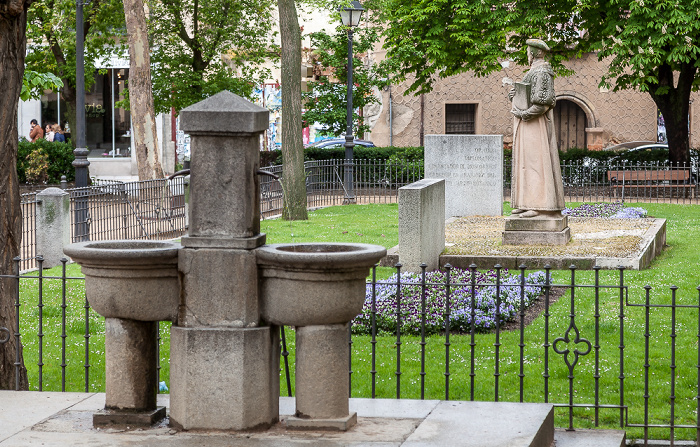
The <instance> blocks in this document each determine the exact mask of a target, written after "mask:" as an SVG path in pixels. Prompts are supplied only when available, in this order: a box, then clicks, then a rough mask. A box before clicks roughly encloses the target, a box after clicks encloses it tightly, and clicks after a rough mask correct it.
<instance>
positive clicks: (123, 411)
mask: <svg viewBox="0 0 700 447" xmlns="http://www.w3.org/2000/svg"><path fill="white" fill-rule="evenodd" d="M179 248H180V246H179V244H174V243H171V242H162V241H100V242H81V243H78V244H72V245H69V246H68V247H66V248H65V250H64V251H65V253H66V254H67V255H68V256H70V257H71V258H73V260H74V261H76V262H78V263H80V265H81V266H82V270H83V273H84V274H85V294H86V296H87V297H88V300H89V302H90V305H91V306H92V308H93V310H94V311H95V312H97V313H99V314H100V315H102V316H104V317H105V380H106V384H105V390H106V403H105V409H104V411H101V412H99V413H96V414H95V415H94V416H93V424H94V425H95V426H110V425H130V426H139V425H150V424H152V423H154V422H155V421H158V420H160V419H162V418H164V417H165V408H164V407H157V406H156V395H157V393H158V368H157V365H158V357H157V356H158V345H157V343H158V342H157V337H158V322H159V321H174V320H175V318H176V316H177V306H178V301H179V299H180V286H179V278H178V272H177V258H178V250H179Z"/></svg>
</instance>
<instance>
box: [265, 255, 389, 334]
mask: <svg viewBox="0 0 700 447" xmlns="http://www.w3.org/2000/svg"><path fill="white" fill-rule="evenodd" d="M256 252H257V262H258V267H259V271H260V275H261V291H260V306H261V314H262V317H263V319H264V320H265V321H268V322H270V323H273V324H278V325H289V326H311V325H323V324H342V323H347V322H349V321H350V320H352V319H353V318H355V316H357V314H359V313H360V311H361V310H362V304H363V303H364V300H365V280H366V278H367V275H368V274H369V270H370V268H371V267H372V266H374V265H375V264H376V263H377V262H379V260H380V259H381V258H382V257H384V256H385V255H386V249H385V248H384V247H381V246H378V245H369V244H345V243H301V244H273V245H265V246H262V247H260V248H258V249H257V250H256Z"/></svg>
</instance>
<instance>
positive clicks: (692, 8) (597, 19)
mask: <svg viewBox="0 0 700 447" xmlns="http://www.w3.org/2000/svg"><path fill="white" fill-rule="evenodd" d="M577 12H578V14H579V17H580V22H581V23H582V24H585V29H586V30H587V36H586V43H587V44H588V45H589V47H590V48H591V49H594V50H597V51H598V57H599V59H600V60H603V59H607V58H612V59H611V60H610V65H609V67H608V72H607V73H606V74H605V75H604V76H603V82H602V83H603V84H605V85H607V86H613V88H614V90H615V91H617V90H621V89H628V88H634V89H638V90H640V91H643V92H652V93H655V94H658V95H663V94H666V93H668V92H669V91H670V89H671V88H673V85H669V84H664V83H660V82H659V74H660V72H659V70H660V69H662V68H663V69H670V70H671V71H673V72H681V71H683V70H684V69H686V68H691V67H693V66H694V67H695V69H697V68H698V67H699V64H698V60H699V58H700V22H698V14H700V1H697V0H683V1H678V0H673V1H672V0H653V1H646V2H645V1H643V0H635V1H629V0H628V1H620V0H616V1H610V2H599V1H594V0H584V1H581V2H580V3H579V8H578V11H577ZM601 17H605V18H606V20H601ZM684 65H690V66H689V67H684ZM693 76H694V75H693ZM692 84H693V90H697V88H698V85H700V79H698V78H695V79H694V80H693V83H692Z"/></svg>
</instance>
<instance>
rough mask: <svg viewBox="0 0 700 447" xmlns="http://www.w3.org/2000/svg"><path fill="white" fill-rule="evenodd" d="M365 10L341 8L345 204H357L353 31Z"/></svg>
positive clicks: (355, 6) (358, 6) (357, 6)
mask: <svg viewBox="0 0 700 447" xmlns="http://www.w3.org/2000/svg"><path fill="white" fill-rule="evenodd" d="M364 11H365V9H364V8H363V7H362V5H361V4H360V2H359V1H357V0H354V1H353V2H352V3H350V6H348V7H345V8H340V9H339V12H340V20H342V22H343V25H344V26H345V27H347V29H348V95H347V98H348V113H347V128H346V131H345V175H344V180H345V200H344V202H345V203H355V202H356V200H355V191H354V189H355V188H354V186H353V178H352V171H353V169H352V164H353V163H352V159H353V148H354V147H355V141H354V140H355V138H354V137H353V135H352V110H353V107H352V29H353V28H354V27H356V26H357V25H359V24H360V19H361V18H362V13H363V12H364Z"/></svg>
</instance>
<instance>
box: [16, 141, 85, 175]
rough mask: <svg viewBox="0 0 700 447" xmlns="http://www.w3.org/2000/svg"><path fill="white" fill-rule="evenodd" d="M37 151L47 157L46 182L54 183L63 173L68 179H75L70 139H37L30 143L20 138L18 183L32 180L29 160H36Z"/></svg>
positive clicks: (73, 156) (73, 157)
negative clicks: (57, 140) (64, 140)
mask: <svg viewBox="0 0 700 447" xmlns="http://www.w3.org/2000/svg"><path fill="white" fill-rule="evenodd" d="M37 153H43V154H45V155H46V157H47V162H48V166H47V167H46V179H45V181H46V183H49V184H56V183H59V182H60V181H61V176H62V175H65V176H66V179H67V180H68V181H73V180H75V168H73V165H72V163H73V160H75V155H73V146H72V145H71V143H70V141H68V142H66V143H57V142H51V141H46V140H44V139H39V140H37V141H36V142H34V143H32V142H29V141H27V140H24V139H23V140H21V141H20V142H19V145H18V148H17V175H18V177H19V181H20V183H25V182H31V181H32V175H33V174H32V166H31V164H30V160H32V159H33V160H36V157H37V156H36V155H32V154H37Z"/></svg>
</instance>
